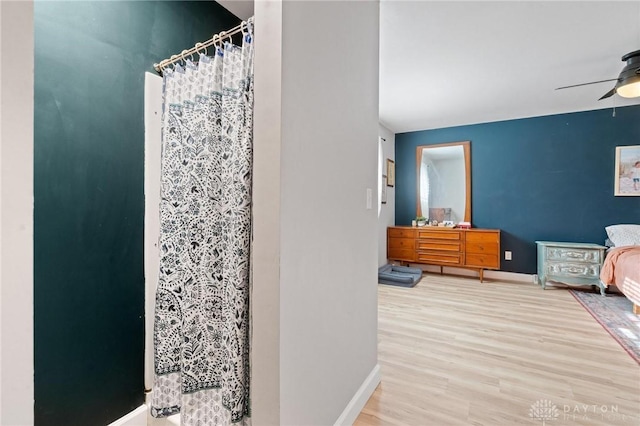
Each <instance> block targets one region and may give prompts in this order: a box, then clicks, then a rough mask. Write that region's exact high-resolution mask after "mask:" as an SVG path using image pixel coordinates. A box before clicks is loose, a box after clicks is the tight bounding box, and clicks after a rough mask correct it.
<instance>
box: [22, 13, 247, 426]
mask: <svg viewBox="0 0 640 426" xmlns="http://www.w3.org/2000/svg"><path fill="white" fill-rule="evenodd" d="M238 22H239V20H238V19H237V18H236V17H235V16H233V15H232V14H231V13H229V12H228V11H227V10H225V9H224V8H223V7H222V6H220V5H218V4H217V3H215V2H211V1H206V2H205V1H203V2H188V1H99V2H88V1H72V2H57V1H36V2H35V10H34V24H35V82H34V86H35V111H34V118H35V122H34V132H35V136H34V322H35V325H34V346H35V348H34V370H35V375H34V385H35V424H36V425H39V426H41V425H56V426H58V425H79V426H86V425H105V424H109V423H111V422H112V421H114V420H115V419H117V418H119V417H121V416H123V415H125V414H126V413H128V412H129V411H131V410H133V409H135V408H136V407H138V406H139V405H141V404H142V403H143V402H144V294H145V293H144V289H145V286H144V257H143V234H144V116H143V111H144V73H145V72H146V71H148V72H155V71H154V70H153V63H154V62H159V61H160V60H162V59H164V58H167V57H169V56H171V55H172V54H175V53H179V52H180V51H182V50H183V49H185V48H189V47H191V46H193V45H194V44H195V43H196V42H198V41H203V40H206V39H209V38H211V36H212V34H214V33H217V32H219V31H223V30H227V29H229V28H231V27H233V26H235V25H236V24H237V23H238ZM16 66H19V64H16ZM25 72H28V70H26V71H25ZM158 143H160V141H158Z"/></svg>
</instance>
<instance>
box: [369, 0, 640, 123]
mask: <svg viewBox="0 0 640 426" xmlns="http://www.w3.org/2000/svg"><path fill="white" fill-rule="evenodd" d="M638 49H640V2H639V1H633V2H584V1H583V2H577V1H574V2H555V1H554V2H524V1H518V2H482V1H480V2H478V1H476V2H431V1H420V2H418V1H385V0H383V1H382V3H381V9H380V121H381V122H382V123H383V124H384V125H385V126H386V127H388V128H389V129H390V130H392V131H394V132H396V133H398V132H406V131H413V130H421V129H433V128H440V127H449V126H457V125H463V124H472V123H483V122H491V121H500V120H508V119H513V118H524V117H533V116H541V115H550V114H558V113H564V112H574V111H584V110H592V109H600V108H610V107H613V106H614V105H615V106H624V105H632V104H640V99H634V100H627V99H624V98H621V97H620V96H618V95H614V96H613V97H611V98H609V99H606V100H602V101H598V100H597V99H598V98H600V96H602V95H604V94H605V93H606V92H607V91H608V90H609V89H611V88H612V87H613V85H614V83H615V82H609V83H601V84H594V85H590V86H583V87H578V88H572V89H565V90H558V91H554V89H555V88H556V87H560V86H566V85H571V84H578V83H584V82H590V81H596V80H604V79H610V78H617V77H618V74H619V73H620V71H621V70H622V68H623V66H624V63H623V62H622V61H621V60H620V58H621V57H622V55H624V54H626V53H628V52H631V51H634V50H638Z"/></svg>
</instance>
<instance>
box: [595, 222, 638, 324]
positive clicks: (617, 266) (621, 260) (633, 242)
mask: <svg viewBox="0 0 640 426" xmlns="http://www.w3.org/2000/svg"><path fill="white" fill-rule="evenodd" d="M605 229H606V230H607V235H608V236H609V239H610V240H611V241H612V242H613V244H614V246H613V247H611V248H610V249H609V250H608V251H607V256H606V257H605V259H604V264H603V266H602V269H601V271H600V282H601V283H602V286H601V289H602V292H603V294H604V290H605V289H606V288H607V287H608V286H610V285H615V286H616V287H617V288H618V290H620V292H621V293H622V294H624V295H625V296H626V297H627V299H629V300H630V301H631V302H632V303H633V313H634V314H640V225H612V226H608V227H607V228H605Z"/></svg>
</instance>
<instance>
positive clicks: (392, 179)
mask: <svg viewBox="0 0 640 426" xmlns="http://www.w3.org/2000/svg"><path fill="white" fill-rule="evenodd" d="M395 184H396V163H395V162H394V161H393V160H391V159H389V158H387V186H394V185H395Z"/></svg>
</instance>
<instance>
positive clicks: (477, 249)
mask: <svg viewBox="0 0 640 426" xmlns="http://www.w3.org/2000/svg"><path fill="white" fill-rule="evenodd" d="M465 247H466V248H467V253H478V254H491V255H495V256H497V255H498V244H496V243H495V242H487V243H485V242H469V241H467V243H466V244H465Z"/></svg>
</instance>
